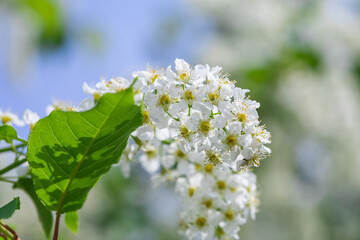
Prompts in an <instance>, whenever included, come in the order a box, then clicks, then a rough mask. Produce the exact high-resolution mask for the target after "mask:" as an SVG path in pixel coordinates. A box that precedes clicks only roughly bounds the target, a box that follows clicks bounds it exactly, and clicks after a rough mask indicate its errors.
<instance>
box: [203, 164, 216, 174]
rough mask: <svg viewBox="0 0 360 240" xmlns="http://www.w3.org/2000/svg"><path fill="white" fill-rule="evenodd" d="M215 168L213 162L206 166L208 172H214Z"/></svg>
mask: <svg viewBox="0 0 360 240" xmlns="http://www.w3.org/2000/svg"><path fill="white" fill-rule="evenodd" d="M213 168H214V165H213V164H207V165H206V166H205V171H206V172H207V173H212V171H213Z"/></svg>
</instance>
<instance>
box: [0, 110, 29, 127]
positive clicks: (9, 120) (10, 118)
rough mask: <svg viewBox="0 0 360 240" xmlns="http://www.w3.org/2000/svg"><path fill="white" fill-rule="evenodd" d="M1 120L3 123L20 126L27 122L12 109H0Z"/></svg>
mask: <svg viewBox="0 0 360 240" xmlns="http://www.w3.org/2000/svg"><path fill="white" fill-rule="evenodd" d="M0 120H1V122H2V124H7V125H12V124H14V125H16V126H18V127H23V126H24V125H25V123H24V122H23V121H22V120H21V119H20V118H19V117H18V116H17V115H16V114H14V113H12V112H10V111H5V112H3V111H1V110H0Z"/></svg>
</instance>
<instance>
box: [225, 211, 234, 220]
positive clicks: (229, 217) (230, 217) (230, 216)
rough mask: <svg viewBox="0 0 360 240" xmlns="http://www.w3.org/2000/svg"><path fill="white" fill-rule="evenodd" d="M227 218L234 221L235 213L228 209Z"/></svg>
mask: <svg viewBox="0 0 360 240" xmlns="http://www.w3.org/2000/svg"><path fill="white" fill-rule="evenodd" d="M225 217H226V218H227V219H228V220H233V219H234V211H233V210H231V209H228V210H227V211H226V212H225Z"/></svg>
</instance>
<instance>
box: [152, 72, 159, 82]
mask: <svg viewBox="0 0 360 240" xmlns="http://www.w3.org/2000/svg"><path fill="white" fill-rule="evenodd" d="M158 77H159V75H157V74H154V75H153V76H152V78H151V82H152V83H154V82H155V80H156V79H157V78H158Z"/></svg>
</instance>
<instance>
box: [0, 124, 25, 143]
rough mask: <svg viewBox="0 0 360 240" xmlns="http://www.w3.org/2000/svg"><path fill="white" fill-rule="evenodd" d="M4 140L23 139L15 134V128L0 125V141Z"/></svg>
mask: <svg viewBox="0 0 360 240" xmlns="http://www.w3.org/2000/svg"><path fill="white" fill-rule="evenodd" d="M1 140H5V141H6V142H7V143H12V141H13V140H19V141H24V140H22V139H20V138H18V136H17V132H16V130H15V128H13V127H12V126H9V125H3V126H0V141H1Z"/></svg>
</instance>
